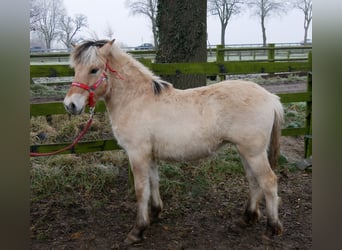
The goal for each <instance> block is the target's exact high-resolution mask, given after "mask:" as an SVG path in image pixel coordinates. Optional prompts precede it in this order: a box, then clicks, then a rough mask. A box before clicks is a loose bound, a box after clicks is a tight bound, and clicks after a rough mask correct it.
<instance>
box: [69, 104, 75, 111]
mask: <svg viewBox="0 0 342 250" xmlns="http://www.w3.org/2000/svg"><path fill="white" fill-rule="evenodd" d="M69 106H70V110H76V105H75V103H73V102H72V103H70V105H69Z"/></svg>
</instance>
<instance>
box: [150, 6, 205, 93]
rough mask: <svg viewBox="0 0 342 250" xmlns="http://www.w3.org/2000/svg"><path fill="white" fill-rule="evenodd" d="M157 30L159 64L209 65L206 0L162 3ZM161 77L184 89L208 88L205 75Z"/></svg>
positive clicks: (157, 58) (178, 74)
mask: <svg viewBox="0 0 342 250" xmlns="http://www.w3.org/2000/svg"><path fill="white" fill-rule="evenodd" d="M157 27H158V32H159V34H158V37H159V46H158V50H157V55H156V61H157V62H158V63H176V62H206V61H207V44H206V41H207V1H206V0H159V1H158V14H157ZM162 77H163V78H164V79H165V80H167V81H170V82H171V83H173V85H174V86H175V87H176V88H181V89H185V88H191V87H198V86H203V85H206V75H184V74H182V69H181V68H180V69H179V70H178V71H177V72H176V75H172V76H162Z"/></svg>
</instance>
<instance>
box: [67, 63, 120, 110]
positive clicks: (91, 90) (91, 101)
mask: <svg viewBox="0 0 342 250" xmlns="http://www.w3.org/2000/svg"><path fill="white" fill-rule="evenodd" d="M107 69H108V70H109V71H110V72H112V73H115V74H116V76H117V78H119V79H121V80H124V78H123V77H122V76H121V75H120V74H119V72H118V71H116V70H115V69H112V68H111V67H110V66H109V65H108V63H106V68H105V69H104V71H103V72H102V75H101V77H100V79H99V80H97V81H96V82H95V83H94V84H93V85H91V86H89V85H87V84H84V83H80V82H72V83H71V86H74V87H79V88H81V89H85V90H87V91H88V92H89V98H88V105H89V107H95V104H96V102H95V100H94V92H95V90H96V89H97V88H98V87H99V86H100V85H101V83H102V82H103V81H104V80H107V74H106V72H105V71H106V70H107Z"/></svg>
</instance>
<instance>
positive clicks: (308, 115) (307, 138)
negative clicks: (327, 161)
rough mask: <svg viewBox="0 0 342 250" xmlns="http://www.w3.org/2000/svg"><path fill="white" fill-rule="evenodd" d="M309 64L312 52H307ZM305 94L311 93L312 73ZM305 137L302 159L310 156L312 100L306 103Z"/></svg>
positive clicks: (309, 74) (309, 73) (309, 75)
mask: <svg viewBox="0 0 342 250" xmlns="http://www.w3.org/2000/svg"><path fill="white" fill-rule="evenodd" d="M308 56H309V63H310V64H312V52H311V51H310V52H309V55H308ZM307 92H309V93H312V72H308V79H307ZM305 127H306V135H305V138H304V149H305V151H304V154H305V155H304V157H305V158H307V157H309V156H311V155H312V100H310V101H307V102H306V124H305Z"/></svg>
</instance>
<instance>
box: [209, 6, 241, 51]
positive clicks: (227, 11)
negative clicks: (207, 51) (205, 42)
mask: <svg viewBox="0 0 342 250" xmlns="http://www.w3.org/2000/svg"><path fill="white" fill-rule="evenodd" d="M242 4H243V0H208V12H209V13H210V14H211V15H214V16H218V17H219V19H220V22H221V44H222V45H224V44H225V36H226V29H227V25H228V22H229V20H230V19H231V18H232V17H233V16H234V15H237V14H239V13H240V10H241V7H242Z"/></svg>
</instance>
